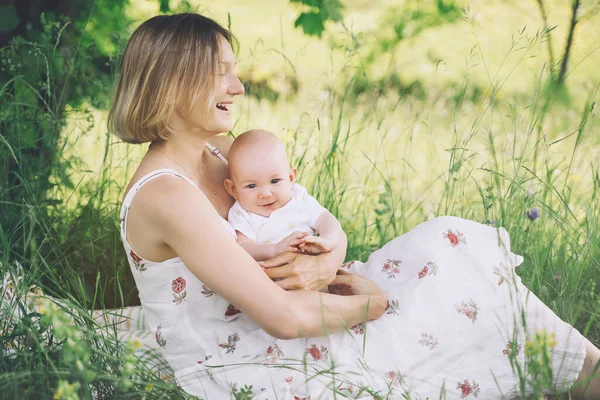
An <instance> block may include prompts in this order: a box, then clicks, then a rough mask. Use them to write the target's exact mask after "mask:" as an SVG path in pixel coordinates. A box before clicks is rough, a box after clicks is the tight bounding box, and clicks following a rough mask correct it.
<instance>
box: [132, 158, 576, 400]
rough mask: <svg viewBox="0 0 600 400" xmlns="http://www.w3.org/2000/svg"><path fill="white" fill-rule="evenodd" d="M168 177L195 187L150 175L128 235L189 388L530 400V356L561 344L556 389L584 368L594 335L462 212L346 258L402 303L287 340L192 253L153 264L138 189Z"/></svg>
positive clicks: (167, 349)
mask: <svg viewBox="0 0 600 400" xmlns="http://www.w3.org/2000/svg"><path fill="white" fill-rule="evenodd" d="M165 174H168V175H173V176H175V177H176V178H179V179H184V180H186V181H189V180H188V179H187V178H185V177H184V176H182V175H180V174H178V173H177V172H175V171H172V170H158V171H154V172H152V173H151V174H148V175H146V176H145V177H143V178H142V179H140V180H139V181H138V182H137V183H136V184H135V185H134V186H133V188H132V189H131V190H130V192H129V193H128V195H127V197H126V199H125V201H124V204H123V208H122V211H121V221H122V222H121V227H122V239H123V243H124V245H125V249H126V251H127V254H128V259H129V263H130V265H131V269H132V271H133V275H134V277H135V280H136V284H137V287H138V290H139V296H140V300H141V303H142V306H143V308H144V313H145V315H146V321H147V323H148V325H149V329H151V330H152V331H154V332H155V338H156V343H157V345H158V346H159V347H160V349H161V351H162V353H163V355H164V357H165V358H166V359H167V361H168V362H169V364H170V365H171V367H172V368H173V370H174V371H175V377H176V379H177V382H178V384H179V385H180V386H181V387H182V388H183V389H184V390H185V391H187V392H188V393H190V394H194V395H197V396H199V397H202V398H205V399H210V400H213V399H216V400H220V399H229V398H234V397H235V395H240V394H242V393H246V394H249V393H252V395H253V396H254V397H251V398H254V399H270V400H275V399H283V400H301V399H311V400H316V399H333V398H368V399H372V398H376V399H400V398H408V397H406V396H410V397H409V398H411V399H427V398H429V399H439V398H446V399H473V398H478V399H484V400H488V399H504V398H507V399H508V398H519V396H520V393H521V392H520V387H519V378H518V376H519V375H522V376H524V377H525V379H526V380H527V379H531V378H532V377H533V375H535V374H536V373H539V372H536V371H539V368H537V367H536V368H533V367H532V365H533V364H532V361H531V360H533V359H534V358H535V357H536V356H535V354H536V350H535V349H537V348H539V347H540V346H539V345H538V344H539V343H542V344H543V345H545V346H546V348H547V349H548V351H549V352H550V353H549V354H550V356H551V367H552V369H551V371H552V372H551V373H552V381H553V385H554V386H555V388H556V389H557V390H566V389H568V388H569V387H570V386H571V385H572V383H573V382H574V381H575V379H576V378H577V376H578V374H579V371H580V370H581V368H582V364H583V359H584V356H585V349H584V343H583V339H582V336H581V335H580V334H579V333H578V332H577V331H576V330H575V329H573V328H572V327H570V326H569V325H568V324H566V323H564V322H563V321H561V320H560V319H559V318H558V317H557V316H556V315H555V314H553V313H552V312H551V311H550V310H549V309H548V308H547V307H546V306H545V305H543V304H542V303H541V302H540V301H539V300H538V299H537V298H536V297H535V296H534V295H533V294H532V293H531V292H529V291H528V290H527V289H526V288H525V287H524V286H523V285H522V284H521V281H520V279H519V277H518V276H517V275H516V274H515V273H514V268H515V267H516V266H517V265H519V264H520V263H521V261H522V258H521V257H520V256H516V255H515V254H513V253H511V252H510V243H509V236H508V234H507V232H506V231H505V230H504V229H502V228H500V229H496V228H492V227H489V226H486V225H482V224H479V223H476V222H472V221H468V220H464V219H460V218H456V217H438V218H435V219H432V220H430V221H427V222H424V223H422V224H421V225H419V226H417V227H415V228H414V229H412V230H411V231H410V232H407V233H406V234H404V235H402V236H400V237H398V238H396V239H394V240H392V241H390V242H389V243H387V244H386V245H385V246H383V247H382V248H381V249H380V250H378V251H375V252H374V253H373V254H371V256H370V257H369V259H368V260H367V261H366V262H365V263H360V262H357V261H355V262H350V263H347V264H344V266H343V268H344V269H346V270H348V271H350V272H353V273H358V274H361V275H364V276H366V277H368V278H370V279H372V280H374V281H376V282H377V283H378V284H379V285H380V286H381V287H382V288H383V290H385V292H386V293H387V295H388V298H389V307H388V309H387V311H386V312H385V314H384V315H383V316H382V317H381V318H379V319H378V320H376V321H372V322H369V323H362V324H358V325H355V326H352V327H350V328H349V329H348V330H347V331H345V332H337V333H332V334H330V335H328V336H327V337H320V338H309V339H293V340H280V339H277V338H274V337H272V336H270V335H268V334H267V333H266V332H265V331H264V330H262V329H261V328H260V327H259V326H257V325H256V324H255V323H254V321H252V320H251V319H250V318H249V317H248V316H246V315H245V314H243V313H240V312H239V310H237V309H236V308H235V307H234V306H232V305H231V304H230V303H229V302H228V301H227V300H225V299H224V298H222V297H220V296H219V294H217V293H215V292H213V291H212V290H211V289H210V288H209V287H207V286H206V285H204V284H203V283H202V282H200V281H199V280H198V279H197V278H196V277H195V276H194V275H193V274H192V273H191V272H190V271H189V270H188V269H187V267H186V266H185V265H184V264H183V262H182V261H181V259H179V258H173V259H170V260H166V261H162V262H152V261H149V260H145V259H143V258H141V257H139V256H138V255H137V254H136V253H135V252H134V250H133V249H132V248H131V246H130V245H129V243H128V242H127V239H126V225H127V213H128V210H129V208H130V206H131V202H132V200H133V198H134V196H135V194H136V193H137V191H138V190H139V188H140V187H141V186H143V185H144V184H145V183H146V182H149V181H150V180H152V179H155V178H156V177H159V176H163V175H165ZM189 182H190V184H193V183H192V182H191V181H189ZM223 224H224V226H225V227H226V228H227V229H228V232H230V233H231V237H232V240H235V232H234V231H233V229H232V228H231V227H230V226H229V225H228V224H227V222H226V221H225V220H223ZM536 346H537V347H536ZM526 350H529V351H526ZM526 353H527V355H526ZM525 390H526V391H530V390H531V389H530V387H529V385H525Z"/></svg>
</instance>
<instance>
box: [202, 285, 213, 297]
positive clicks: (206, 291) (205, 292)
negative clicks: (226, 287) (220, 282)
mask: <svg viewBox="0 0 600 400" xmlns="http://www.w3.org/2000/svg"><path fill="white" fill-rule="evenodd" d="M201 293H202V294H203V295H204V296H205V297H211V296H212V295H214V294H215V292H214V291H212V290H211V289H209V288H208V286H206V285H202V292H201Z"/></svg>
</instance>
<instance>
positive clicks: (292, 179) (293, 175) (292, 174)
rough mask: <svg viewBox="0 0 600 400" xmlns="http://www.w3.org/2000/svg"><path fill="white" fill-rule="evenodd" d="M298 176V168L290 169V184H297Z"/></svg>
mask: <svg viewBox="0 0 600 400" xmlns="http://www.w3.org/2000/svg"><path fill="white" fill-rule="evenodd" d="M296 175H298V170H297V169H296V168H291V169H290V182H292V183H293V182H296Z"/></svg>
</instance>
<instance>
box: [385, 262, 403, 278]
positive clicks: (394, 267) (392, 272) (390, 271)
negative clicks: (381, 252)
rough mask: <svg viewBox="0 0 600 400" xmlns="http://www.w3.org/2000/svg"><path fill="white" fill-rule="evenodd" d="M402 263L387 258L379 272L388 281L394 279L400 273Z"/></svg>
mask: <svg viewBox="0 0 600 400" xmlns="http://www.w3.org/2000/svg"><path fill="white" fill-rule="evenodd" d="M401 263H402V261H400V260H396V259H395V258H391V259H390V258H388V259H387V260H385V263H383V267H381V272H385V273H386V275H387V278H388V279H392V278H394V279H395V278H396V275H397V274H399V273H400V264H401Z"/></svg>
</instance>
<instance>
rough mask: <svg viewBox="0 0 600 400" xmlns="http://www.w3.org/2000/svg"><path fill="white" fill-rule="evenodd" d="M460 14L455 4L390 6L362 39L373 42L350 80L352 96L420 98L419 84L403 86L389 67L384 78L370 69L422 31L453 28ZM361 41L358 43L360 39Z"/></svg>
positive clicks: (425, 0) (415, 0)
mask: <svg viewBox="0 0 600 400" xmlns="http://www.w3.org/2000/svg"><path fill="white" fill-rule="evenodd" d="M462 15H463V11H462V9H461V7H459V6H458V5H457V4H456V3H455V2H454V0H407V1H405V2H404V3H403V4H402V5H400V6H396V5H395V6H391V7H389V8H388V10H387V12H386V13H385V17H384V19H383V20H382V21H381V22H380V24H379V25H378V26H379V27H380V28H379V29H378V30H377V31H376V32H371V33H370V34H369V35H368V36H365V38H364V40H369V41H372V42H371V43H369V45H368V46H366V47H367V49H368V50H367V54H366V56H365V57H363V58H362V60H361V66H360V70H359V72H358V73H357V75H356V76H355V79H354V80H353V86H352V92H353V95H354V96H358V95H360V94H361V93H365V92H374V93H375V94H377V95H380V94H383V93H384V92H386V91H388V90H392V91H395V92H397V93H400V94H402V95H404V94H409V93H410V94H413V95H420V94H421V93H422V91H423V90H424V85H422V84H421V83H420V82H418V81H416V82H411V83H408V84H407V83H406V82H403V81H402V79H401V78H400V74H399V73H398V71H397V70H396V68H395V67H394V66H393V63H390V70H389V71H387V74H386V75H379V76H377V75H375V74H372V73H371V70H372V66H377V65H379V64H381V62H382V61H381V60H382V59H384V60H386V62H389V60H390V59H389V57H392V59H393V57H394V54H395V52H396V50H397V48H398V46H399V45H400V43H402V41H405V40H408V39H410V38H412V37H416V36H418V35H420V34H421V33H423V32H424V31H426V30H428V29H431V28H435V27H438V26H442V25H446V24H452V23H454V22H456V21H458V20H460V19H461V17H462ZM359 40H360V39H359Z"/></svg>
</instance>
